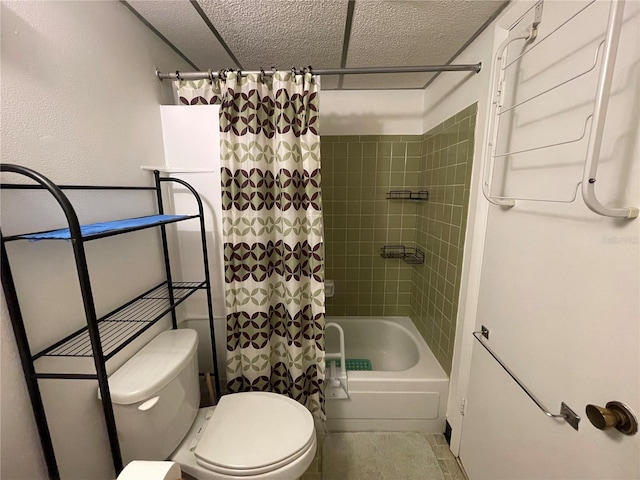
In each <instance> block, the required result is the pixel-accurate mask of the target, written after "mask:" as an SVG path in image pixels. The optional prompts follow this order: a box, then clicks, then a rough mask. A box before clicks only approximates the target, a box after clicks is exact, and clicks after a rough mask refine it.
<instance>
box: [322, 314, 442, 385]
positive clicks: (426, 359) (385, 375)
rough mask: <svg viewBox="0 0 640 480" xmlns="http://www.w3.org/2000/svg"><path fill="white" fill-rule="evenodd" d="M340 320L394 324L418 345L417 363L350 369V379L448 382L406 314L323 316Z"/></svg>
mask: <svg viewBox="0 0 640 480" xmlns="http://www.w3.org/2000/svg"><path fill="white" fill-rule="evenodd" d="M341 321H354V322H366V321H371V322H386V323H391V324H394V325H395V326H397V327H400V328H401V329H402V330H404V331H405V333H407V334H408V335H409V336H410V338H411V340H413V342H414V343H415V344H416V346H417V347H418V361H417V363H416V364H415V365H414V366H412V367H410V368H408V369H406V370H396V371H384V370H372V371H358V370H350V371H349V372H348V376H349V378H350V379H354V380H355V379H358V380H362V381H383V382H384V381H394V380H403V381H410V382H424V381H429V382H433V381H442V382H447V383H448V382H449V376H448V375H447V373H446V372H445V371H444V369H443V368H442V366H441V365H440V362H438V360H437V359H436V357H435V355H434V354H433V352H432V351H431V349H430V348H429V346H428V345H427V342H426V341H425V340H424V339H423V338H422V335H420V332H419V331H418V329H417V328H416V326H415V324H414V323H413V320H411V318H410V317H408V316H404V317H402V316H390V317H384V316H342V317H336V316H325V322H335V323H338V324H340V322H341Z"/></svg>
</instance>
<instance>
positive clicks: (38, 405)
mask: <svg viewBox="0 0 640 480" xmlns="http://www.w3.org/2000/svg"><path fill="white" fill-rule="evenodd" d="M0 171H1V172H11V173H16V174H20V175H23V176H25V177H28V178H30V179H32V180H34V181H35V182H36V184H28V185H27V184H24V185H23V184H2V185H0V188H3V189H20V190H33V189H40V190H43V189H44V190H47V191H48V192H49V193H50V194H51V195H52V196H53V197H54V198H55V200H56V201H57V202H58V204H59V206H60V207H61V208H62V210H63V212H64V214H65V217H66V219H67V228H63V229H60V230H51V231H46V232H36V233H27V234H21V235H12V236H8V237H4V236H3V235H2V232H1V231H0V240H1V242H0V243H1V247H2V248H1V253H2V258H1V268H0V270H1V272H2V288H3V291H4V294H5V299H6V301H7V307H8V310H9V316H10V319H11V325H12V327H13V332H14V335H15V338H16V343H17V346H18V352H19V355H20V361H21V364H22V369H23V372H24V376H25V380H26V383H27V389H28V392H29V397H30V400H31V404H32V407H33V413H34V416H35V420H36V425H37V428H38V433H39V435H40V441H41V444H42V449H43V452H44V456H45V460H46V462H47V469H48V473H49V478H51V479H59V478H60V473H59V470H58V464H57V461H56V456H55V452H54V449H53V443H52V441H51V434H50V431H49V426H48V423H47V417H46V412H45V408H44V403H43V401H42V396H41V394H40V388H39V385H38V380H39V379H56V378H58V379H72V380H94V381H97V382H98V387H99V389H100V397H101V399H102V407H103V408H102V409H103V413H104V418H105V422H106V426H107V435H108V437H109V445H110V447H111V456H112V458H113V466H114V469H115V471H116V474H118V473H120V471H121V470H122V468H123V465H122V455H121V452H120V444H119V442H118V434H117V430H116V422H115V417H114V414H113V404H112V401H111V395H110V393H109V383H108V378H107V369H106V362H107V361H108V360H109V359H111V358H112V357H113V356H114V355H116V354H117V353H118V352H119V351H120V350H122V349H123V348H124V347H126V346H127V345H129V344H130V343H131V342H132V341H133V340H135V339H136V338H137V337H139V336H140V335H141V334H142V333H143V332H145V331H146V330H147V329H149V328H150V327H151V326H152V325H154V324H155V323H157V322H158V321H159V320H160V319H161V318H163V317H164V316H165V315H167V314H171V319H172V327H173V328H174V329H175V328H177V319H176V313H175V309H176V307H177V306H178V305H179V304H181V303H182V302H183V301H185V300H186V299H187V298H189V297H190V296H191V295H192V294H193V293H195V292H196V291H198V290H205V292H206V296H207V307H208V315H209V330H210V336H211V346H212V350H213V368H214V372H213V373H214V381H215V386H216V391H218V392H219V391H220V380H219V375H218V362H217V359H216V342H215V333H214V325H213V304H212V298H211V278H210V275H209V261H208V254H207V244H206V234H205V228H204V212H203V206H202V200H201V199H200V196H199V195H198V193H197V192H196V191H195V189H194V188H193V187H192V186H191V185H189V184H188V183H187V182H185V181H184V180H181V179H178V178H172V177H161V176H160V173H159V172H158V171H155V172H154V179H155V186H153V187H126V186H99V185H56V184H55V183H53V182H52V181H51V180H49V179H48V178H47V177H45V176H44V175H42V174H40V173H38V172H36V171H34V170H31V169H29V168H26V167H23V166H20V165H11V164H0ZM165 182H174V183H178V184H180V185H182V186H184V187H185V188H187V189H188V190H189V191H190V192H191V193H192V194H193V196H194V198H195V200H196V203H197V205H198V214H197V215H165V214H164V208H163V199H162V188H161V187H162V184H163V183H165ZM63 190H125V191H126V190H130V191H131V190H142V191H149V192H150V193H153V192H155V194H156V200H157V206H158V215H153V216H149V217H139V218H134V219H125V220H123V221H115V222H104V223H100V224H91V225H85V226H81V225H80V223H79V221H78V217H77V214H76V212H75V210H74V208H73V206H72V205H71V202H70V201H69V199H68V198H67V196H66V195H65V194H64V193H63ZM192 219H199V222H200V233H201V243H202V257H203V264H204V280H200V281H195V282H174V281H172V278H171V267H170V263H169V247H168V241H167V233H166V225H167V224H170V223H175V222H181V221H185V220H192ZM147 228H160V232H161V237H162V250H163V261H164V267H165V273H166V281H163V282H161V283H160V284H158V285H155V286H154V287H152V288H150V289H149V290H147V291H146V292H144V293H142V294H140V295H137V296H136V297H135V298H133V299H132V300H130V301H128V302H126V303H125V304H124V305H122V306H120V307H118V308H117V309H115V310H113V311H112V312H110V313H108V314H106V315H104V316H101V317H98V316H97V314H96V310H95V306H94V302H93V292H92V288H91V279H90V276H89V272H88V268H87V259H86V256H85V249H84V243H85V242H87V241H91V240H96V239H100V238H105V237H110V236H113V235H120V234H123V233H129V232H134V231H138V230H143V229H147ZM35 239H37V240H53V239H63V240H68V241H70V244H71V246H72V248H73V252H74V258H75V264H76V270H77V274H78V280H79V283H80V291H81V294H82V302H83V306H84V313H85V317H86V322H87V326H86V327H83V328H81V329H80V330H78V331H76V332H74V333H72V334H71V335H68V336H67V337H65V338H63V339H61V340H59V341H58V342H56V343H54V344H53V345H50V346H48V347H47V348H45V349H43V350H42V351H40V352H38V353H36V354H32V353H31V347H30V345H29V340H28V338H27V333H26V330H25V326H24V321H23V317H22V312H21V309H20V304H19V302H18V295H17V292H16V287H15V284H14V281H13V275H12V272H11V266H10V263H9V258H8V255H7V250H6V246H5V244H6V243H7V242H12V241H19V240H35ZM44 357H85V358H91V357H92V358H93V362H94V365H95V368H96V373H95V374H86V373H46V372H37V371H36V368H35V364H34V362H35V361H36V360H38V359H40V358H44Z"/></svg>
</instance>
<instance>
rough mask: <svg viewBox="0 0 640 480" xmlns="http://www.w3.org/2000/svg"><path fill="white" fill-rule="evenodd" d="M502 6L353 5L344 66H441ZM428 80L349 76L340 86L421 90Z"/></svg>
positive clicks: (377, 1)
mask: <svg viewBox="0 0 640 480" xmlns="http://www.w3.org/2000/svg"><path fill="white" fill-rule="evenodd" d="M503 3H504V2H503V0H495V1H490V0H484V1H468V0H467V1H462V0H455V1H453V0H431V1H389V0H386V1H385V0H362V1H357V2H356V4H355V11H354V17H353V26H352V30H351V40H350V43H349V52H348V56H347V67H371V66H379V67H387V66H412V65H437V64H444V63H446V62H447V61H448V60H449V59H450V58H451V57H452V56H453V55H454V54H455V53H456V52H457V51H458V50H459V49H460V48H461V47H462V46H463V45H464V44H465V42H466V41H467V40H469V38H471V36H472V35H473V34H474V33H475V32H476V31H477V30H478V29H479V28H480V27H481V26H482V25H483V24H484V23H485V22H486V20H487V19H489V18H490V17H491V15H492V14H493V13H494V12H495V11H496V10H497V9H498V8H500V7H501V6H502V4H503ZM448 75H465V73H461V72H456V73H448ZM430 77H431V75H430V74H415V75H406V76H405V75H366V76H357V77H355V76H353V75H351V76H345V80H344V84H343V85H344V87H345V88H394V87H395V88H397V87H398V86H402V87H405V88H422V87H423V86H424V85H425V84H426V82H427V81H428V79H429V78H430ZM422 80H424V82H422V83H420V82H421V81H422Z"/></svg>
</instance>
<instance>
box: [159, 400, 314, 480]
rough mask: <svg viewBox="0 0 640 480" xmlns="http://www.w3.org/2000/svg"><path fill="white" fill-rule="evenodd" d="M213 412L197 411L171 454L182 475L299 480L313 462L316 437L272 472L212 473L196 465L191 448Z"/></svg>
mask: <svg viewBox="0 0 640 480" xmlns="http://www.w3.org/2000/svg"><path fill="white" fill-rule="evenodd" d="M213 410H215V407H207V408H201V409H200V410H199V411H198V415H197V416H196V419H195V421H194V422H193V425H192V426H191V429H190V430H189V433H188V434H187V436H186V437H185V438H184V440H183V441H182V443H181V444H180V445H179V446H178V448H177V449H176V450H175V451H174V452H173V453H172V454H171V456H170V458H169V460H171V461H174V462H178V463H179V464H180V468H181V469H182V471H183V472H184V473H187V474H188V475H190V476H192V477H194V478H196V479H197V480H240V479H245V480H294V479H297V478H300V477H301V476H302V474H303V473H304V472H306V471H307V468H309V465H311V462H312V461H313V458H314V457H315V454H316V449H317V441H316V436H315V435H314V436H313V443H311V445H310V446H309V448H308V449H307V451H306V452H305V453H303V454H302V455H300V456H299V457H298V458H296V459H295V460H294V461H293V462H291V463H290V464H287V465H286V466H285V467H282V468H279V469H277V470H274V471H272V472H267V473H263V474H259V475H254V476H247V475H225V474H222V473H216V472H212V471H211V470H208V469H206V468H204V467H202V466H201V465H200V464H198V462H197V460H196V457H195V455H194V453H193V452H192V451H191V448H192V447H193V446H194V445H195V443H196V441H197V440H198V439H199V437H200V435H201V433H202V431H203V430H204V427H205V425H206V422H207V420H206V418H205V415H206V414H207V412H209V411H213Z"/></svg>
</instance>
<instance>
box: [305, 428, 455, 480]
mask: <svg viewBox="0 0 640 480" xmlns="http://www.w3.org/2000/svg"><path fill="white" fill-rule="evenodd" d="M325 436H326V435H325V434H322V433H318V450H317V451H316V456H315V458H314V459H313V462H312V463H311V465H310V466H309V468H308V469H307V471H306V472H305V473H304V475H302V478H301V479H300V480H322V442H323V441H324V438H325ZM425 437H426V439H427V441H428V442H429V445H431V448H432V449H433V453H435V455H436V458H437V459H438V464H439V465H440V469H441V470H442V473H443V474H444V479H445V480H467V477H466V476H465V474H464V473H463V472H462V470H461V469H460V466H459V465H458V462H457V460H456V458H455V457H454V456H453V454H452V453H451V450H449V445H448V444H447V441H446V440H445V438H444V435H442V434H428V435H425ZM325 480H338V479H325ZM398 480H401V479H398Z"/></svg>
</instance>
